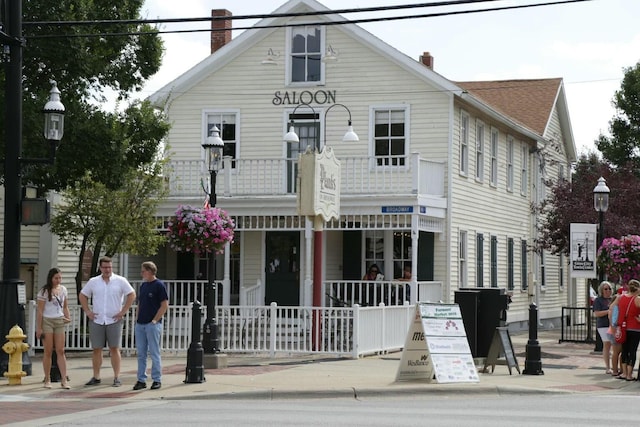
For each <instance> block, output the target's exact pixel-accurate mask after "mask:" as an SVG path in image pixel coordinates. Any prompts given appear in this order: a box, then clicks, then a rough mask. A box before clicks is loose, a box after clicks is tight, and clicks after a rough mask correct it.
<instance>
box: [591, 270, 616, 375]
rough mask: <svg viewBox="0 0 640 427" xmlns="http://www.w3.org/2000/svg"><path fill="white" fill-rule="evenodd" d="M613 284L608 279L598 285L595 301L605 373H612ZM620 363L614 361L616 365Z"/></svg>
mask: <svg viewBox="0 0 640 427" xmlns="http://www.w3.org/2000/svg"><path fill="white" fill-rule="evenodd" d="M612 290H613V286H611V283H609V282H607V281H603V282H602V283H600V286H598V297H597V298H596V299H595V301H593V314H594V315H595V316H596V328H597V330H598V334H600V338H601V339H602V357H603V358H604V366H605V369H606V371H605V373H607V374H609V375H611V374H613V371H612V370H611V339H612V338H613V337H612V336H611V335H610V334H609V333H608V331H609V305H610V304H611V295H612V292H613V291H612ZM617 366H618V364H617V363H614V367H617Z"/></svg>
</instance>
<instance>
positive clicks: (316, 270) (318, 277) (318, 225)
mask: <svg viewBox="0 0 640 427" xmlns="http://www.w3.org/2000/svg"><path fill="white" fill-rule="evenodd" d="M301 106H306V107H309V108H310V109H311V110H312V111H313V112H314V117H315V110H314V109H313V107H311V106H310V105H308V104H299V105H298V106H296V108H295V109H294V110H293V113H292V114H295V111H296V110H297V109H298V108H299V107H301ZM335 106H340V107H343V108H344V109H345V110H347V112H348V113H349V121H348V125H347V126H348V127H347V132H346V133H345V135H344V137H343V138H342V141H344V142H356V141H359V138H358V135H357V134H356V133H355V132H354V131H353V125H352V122H351V111H350V110H349V109H348V108H347V107H346V106H345V105H343V104H333V105H331V106H330V107H329V108H327V109H326V110H325V112H324V126H325V132H324V133H325V138H326V122H327V113H328V112H329V111H330V110H331V109H332V108H333V107H335ZM284 141H285V142H289V143H297V142H299V141H300V139H299V138H298V135H297V134H296V132H295V124H294V121H293V120H291V123H290V127H289V132H287V134H286V135H285V136H284ZM319 146H320V141H318V142H317V146H316V151H318V152H319V151H320V148H319ZM323 233H324V219H323V217H322V215H318V214H316V215H315V216H314V217H313V292H312V295H313V306H314V307H322V262H323V261H322V244H323ZM320 325H321V319H320V316H318V315H317V314H316V312H315V311H314V320H313V331H312V335H313V337H314V348H316V349H318V348H319V347H320V331H321V329H320V328H321V326H320Z"/></svg>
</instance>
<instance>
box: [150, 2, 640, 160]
mask: <svg viewBox="0 0 640 427" xmlns="http://www.w3.org/2000/svg"><path fill="white" fill-rule="evenodd" d="M433 1H435V0H433ZM433 1H429V0H426V1H422V2H418V1H411V0H404V1H402V0H400V1H398V0H366V1H365V0H322V1H321V3H322V4H324V5H325V6H326V7H328V8H330V9H347V8H358V7H376V6H392V5H416V4H422V3H432V2H433ZM551 1H553V0H517V1H516V0H510V1H507V0H504V1H493V2H487V3H481V4H479V5H475V6H474V5H470V6H467V5H465V6H459V7H456V8H455V9H454V8H451V7H447V8H436V7H430V8H418V9H408V10H401V11H385V12H376V13H366V14H348V15H345V17H347V18H349V19H358V18H371V17H388V16H406V15H416V14H427V13H436V12H443V11H453V10H470V9H478V8H489V7H501V6H510V5H523V4H539V3H547V2H551ZM284 3H285V0H216V1H210V0H209V1H207V0H187V1H174V0H146V1H145V3H144V5H143V7H142V10H141V13H142V16H143V17H144V18H148V19H155V18H197V17H206V16H210V15H211V9H227V10H229V11H231V12H232V13H233V15H235V16H240V15H256V14H268V13H271V12H273V11H274V10H276V9H277V8H278V7H280V6H281V5H282V4H284ZM639 17H640V1H638V0H591V1H587V2H583V3H572V4H565V5H551V6H542V7H534V8H523V9H517V10H511V11H493V12H482V13H472V14H461V15H453V16H443V17H432V18H419V19H404V20H392V21H384V22H377V23H368V24H359V25H360V26H361V27H362V28H364V29H365V30H367V31H368V32H370V33H372V34H373V35H375V36H376V37H378V38H379V39H381V40H382V41H384V42H385V43H387V44H389V45H391V46H393V47H394V48H395V49H397V50H399V51H400V52H402V53H404V54H406V55H408V56H409V57H411V58H413V59H415V60H418V58H419V56H420V55H421V54H422V53H423V52H430V53H431V55H433V57H434V58H435V60H434V61H435V62H434V70H435V71H436V72H438V73H439V74H441V75H442V76H444V77H445V78H447V79H449V80H452V81H473V80H503V79H530V78H531V79H537V78H555V77H562V78H563V79H564V84H565V90H566V95H567V102H568V105H569V114H570V117H571V125H572V129H573V134H574V140H575V144H576V149H577V152H578V154H580V153H584V152H587V151H590V150H594V149H595V145H594V140H596V139H597V138H598V135H600V134H601V133H604V134H608V129H609V121H610V120H611V119H612V118H613V117H614V115H615V109H614V108H613V106H612V103H611V101H612V99H613V96H614V94H615V92H616V91H617V90H619V89H620V84H621V81H622V78H623V76H624V68H628V67H633V66H635V64H637V63H638V62H640V26H638V25H637V21H638V18H639ZM255 22H257V20H256V21H250V20H242V21H236V25H237V26H243V27H246V26H249V25H252V24H254V23H255ZM209 25H210V24H209V23H208V22H202V23H195V24H184V23H181V24H163V28H162V29H165V30H177V29H181V30H184V29H189V28H193V29H198V28H199V29H203V28H207V27H209ZM240 33H241V31H234V32H233V37H234V38H235V37H237V36H238V35H239V34H240ZM162 37H163V39H164V42H165V49H166V51H165V54H164V57H163V65H162V67H161V69H160V71H159V72H158V73H157V74H156V75H155V76H153V77H152V78H151V79H150V80H149V81H148V83H147V84H146V85H145V88H144V90H143V91H142V92H141V93H140V95H139V96H140V97H141V98H145V97H147V96H149V95H151V94H152V93H154V92H155V91H156V90H158V89H160V88H162V87H163V86H164V85H165V84H167V83H170V82H171V81H172V80H173V79H175V78H177V77H179V76H180V75H181V74H182V73H184V72H186V71H187V70H189V69H190V68H191V67H193V66H194V65H196V64H197V63H199V62H200V61H202V60H203V59H205V58H206V57H207V56H208V55H209V53H210V35H209V33H208V32H194V33H183V34H163V35H162Z"/></svg>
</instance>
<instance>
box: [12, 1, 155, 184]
mask: <svg viewBox="0 0 640 427" xmlns="http://www.w3.org/2000/svg"><path fill="white" fill-rule="evenodd" d="M143 3H144V1H143V0H113V1H109V2H95V1H91V0H41V1H23V2H22V4H23V35H24V39H25V45H24V47H23V92H24V94H23V152H24V157H32V158H33V157H47V156H48V150H49V147H48V145H47V143H46V141H45V140H44V137H43V135H42V123H43V118H42V108H43V106H44V105H45V103H46V101H47V99H48V96H49V91H50V89H51V84H50V81H51V80H55V81H56V82H57V85H58V88H59V89H60V91H61V92H62V94H61V98H62V102H63V103H64V105H65V108H66V116H67V117H66V121H65V134H64V137H63V140H62V142H61V144H60V147H59V149H58V152H57V155H56V161H55V164H54V165H52V166H45V165H38V166H34V167H30V168H28V169H27V170H24V171H23V172H24V181H25V182H29V183H30V184H31V185H35V186H36V187H37V188H38V189H39V192H40V193H41V194H44V193H46V191H48V190H51V189H53V190H62V189H64V188H65V187H67V186H68V185H70V184H72V183H74V182H75V181H76V180H78V179H80V177H81V176H82V175H83V174H84V172H85V171H87V170H89V171H92V172H93V173H94V176H95V179H98V180H100V181H102V182H104V183H105V184H106V185H108V186H114V185H115V186H116V187H117V185H118V177H120V176H123V174H122V169H123V167H125V166H126V167H129V166H132V165H134V164H135V163H136V162H138V163H141V162H142V163H144V162H145V161H149V160H150V159H151V157H150V156H152V155H153V153H155V151H156V149H157V146H158V142H159V139H157V137H158V132H157V130H156V129H155V127H156V126H155V125H154V123H152V122H151V123H148V126H147V127H146V128H144V129H140V131H139V132H136V133H135V135H136V137H137V138H139V139H138V141H136V142H135V144H134V145H139V146H140V148H139V149H138V148H132V147H133V146H132V144H130V143H128V144H127V145H128V146H129V148H128V149H129V153H126V152H123V150H122V147H121V144H122V141H121V138H120V137H119V136H118V135H117V134H114V132H111V131H110V128H111V127H112V126H113V123H114V121H117V120H118V119H119V117H117V116H118V113H110V112H105V111H102V110H100V108H99V107H98V105H100V104H103V103H104V102H105V100H106V98H105V93H107V91H111V92H115V93H116V94H117V96H118V97H119V98H120V99H121V100H123V101H126V100H127V99H129V97H130V95H131V93H133V92H136V91H140V90H141V89H142V87H143V85H144V83H145V82H146V81H147V79H148V78H149V77H151V76H152V75H154V74H155V73H156V72H157V71H158V70H159V69H160V64H161V57H162V50H163V44H162V40H161V39H160V37H159V35H158V33H157V30H156V29H155V28H154V27H152V26H150V25H148V24H145V23H137V22H136V21H135V20H138V19H139V18H140V10H141V8H142V6H143ZM4 80H5V75H4V67H3V68H2V69H0V84H2V85H3V86H4ZM4 96H5V94H4V91H2V92H0V108H2V110H3V111H4V109H5V97H4ZM138 111H139V110H137V109H134V110H128V112H134V113H138ZM141 111H143V112H144V111H146V110H141ZM4 120H5V117H4V115H1V116H0V133H2V138H1V141H0V142H1V144H2V145H0V150H1V151H2V152H3V151H4V141H5V138H4V129H5V128H6V124H5V123H4ZM133 120H134V119H133V118H132V121H131V122H132V123H133ZM155 121H156V122H157V123H160V122H161V121H162V117H160V116H156V118H155ZM145 131H146V132H148V133H145ZM130 134H131V135H133V132H130ZM0 154H1V153H0ZM128 154H136V156H131V157H129V156H128ZM106 159H113V160H114V161H109V162H107V161H105V160H106ZM121 159H125V160H128V162H127V164H125V165H122V164H121V163H120V160H121ZM129 160H130V161H129ZM0 167H3V166H0ZM2 175H3V176H4V173H2Z"/></svg>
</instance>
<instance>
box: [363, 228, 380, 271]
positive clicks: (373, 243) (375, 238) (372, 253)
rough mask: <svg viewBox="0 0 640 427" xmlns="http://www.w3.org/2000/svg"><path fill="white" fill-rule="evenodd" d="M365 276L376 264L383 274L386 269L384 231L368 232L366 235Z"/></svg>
mask: <svg viewBox="0 0 640 427" xmlns="http://www.w3.org/2000/svg"><path fill="white" fill-rule="evenodd" d="M363 234H364V263H365V265H364V268H363V272H362V274H363V275H364V274H365V273H366V272H367V271H368V270H369V267H371V265H372V264H376V265H377V266H378V268H379V270H380V273H383V272H384V271H386V270H385V268H384V231H383V230H366V231H365V232H364V233H363Z"/></svg>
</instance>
